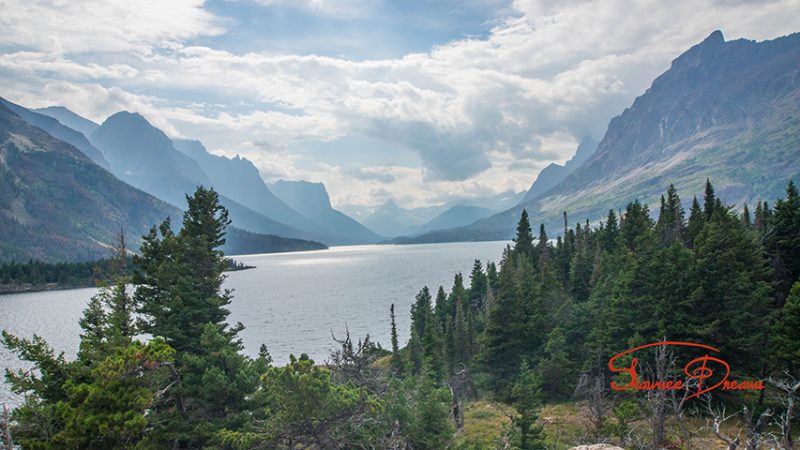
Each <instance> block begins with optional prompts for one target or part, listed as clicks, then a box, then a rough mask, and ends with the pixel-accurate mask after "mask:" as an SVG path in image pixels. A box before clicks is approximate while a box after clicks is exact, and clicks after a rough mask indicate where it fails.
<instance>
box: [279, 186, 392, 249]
mask: <svg viewBox="0 0 800 450" xmlns="http://www.w3.org/2000/svg"><path fill="white" fill-rule="evenodd" d="M270 189H272V192H274V193H275V195H277V196H278V198H280V199H281V200H282V201H283V202H284V203H286V204H287V205H289V206H290V207H291V208H293V209H294V210H295V211H297V212H299V213H300V214H302V215H303V216H304V217H306V218H307V219H308V220H310V221H312V222H314V223H315V224H318V225H319V226H320V227H322V228H323V229H324V230H325V232H326V233H327V234H331V235H334V236H337V237H338V239H337V242H338V243H343V244H363V243H374V242H378V241H381V240H384V239H385V237H383V236H379V235H377V234H375V233H374V232H372V231H371V230H370V229H369V228H367V227H365V226H364V225H362V224H360V223H359V222H357V221H356V220H355V219H353V218H351V217H350V216H347V215H345V214H344V213H342V212H341V211H338V210H336V209H334V208H333V206H331V200H330V197H328V191H327V190H326V189H325V185H324V184H322V183H310V182H308V181H286V180H279V181H277V182H276V183H274V184H272V185H270Z"/></svg>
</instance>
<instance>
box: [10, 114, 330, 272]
mask: <svg viewBox="0 0 800 450" xmlns="http://www.w3.org/2000/svg"><path fill="white" fill-rule="evenodd" d="M181 215H182V212H181V211H180V210H179V209H177V208H175V207H173V206H172V205H169V204H167V203H166V202H164V201H161V200H159V199H157V198H155V197H153V196H151V195H149V194H146V193H145V192H142V191H140V190H138V189H136V188H133V187H131V186H129V185H128V184H125V183H124V182H122V181H120V180H119V179H118V178H116V177H115V176H114V175H112V174H111V173H109V172H108V171H106V170H105V169H103V168H101V167H100V166H98V165H97V164H95V163H94V162H93V161H91V160H90V159H89V158H88V157H87V156H86V155H85V154H83V152H81V151H79V150H78V149H77V148H75V147H74V146H73V145H70V144H68V143H66V142H64V141H61V140H59V139H56V138H55V137H54V136H52V135H50V134H48V133H46V132H44V130H42V129H41V128H38V127H34V126H32V125H30V124H29V123H27V122H26V121H24V120H23V119H22V118H20V117H19V116H18V115H17V114H15V113H14V112H13V111H11V110H10V109H9V108H6V107H5V106H3V105H2V104H0V262H4V261H11V260H16V261H27V260H29V259H39V260H42V261H50V262H55V261H81V260H93V259H98V258H104V257H108V256H109V252H110V246H111V244H112V243H113V242H114V240H115V238H116V235H117V234H118V233H119V231H120V230H123V231H124V232H125V235H126V236H127V238H128V240H129V242H131V244H132V248H136V247H138V245H139V243H140V242H141V236H142V235H143V234H145V233H146V232H147V231H148V230H149V229H150V227H151V226H153V225H155V224H158V223H161V221H163V220H164V218H166V217H172V218H173V223H179V221H180V218H181ZM318 248H324V245H322V244H319V243H317V242H308V241H298V240H295V239H284V238H279V237H277V236H266V235H261V234H254V233H250V232H247V231H244V230H240V229H238V228H236V227H234V226H232V227H229V233H228V242H227V243H226V245H225V247H224V249H225V250H226V252H229V253H237V254H242V253H265V252H271V251H288V250H310V249H318Z"/></svg>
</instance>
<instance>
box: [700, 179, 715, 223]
mask: <svg viewBox="0 0 800 450" xmlns="http://www.w3.org/2000/svg"><path fill="white" fill-rule="evenodd" d="M716 209H717V197H716V195H715V194H714V186H712V185H711V180H710V179H708V178H706V189H705V193H704V194H703V215H704V217H705V219H706V221H709V220H711V217H713V215H714V212H715V211H716Z"/></svg>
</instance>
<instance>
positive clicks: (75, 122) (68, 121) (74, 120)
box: [33, 106, 100, 137]
mask: <svg viewBox="0 0 800 450" xmlns="http://www.w3.org/2000/svg"><path fill="white" fill-rule="evenodd" d="M33 111H34V112H37V113H39V114H44V115H45V116H50V117H52V118H54V119H56V120H58V121H59V122H61V124H62V125H65V126H68V127H70V128H72V129H73V130H75V131H78V132H80V133H82V134H83V135H84V136H86V137H89V136H91V135H92V133H94V130H96V129H98V128H100V125H99V124H97V123H94V122H92V121H91V120H89V119H87V118H85V117H81V116H79V115H77V114H75V113H74V112H72V111H70V110H69V109H67V108H65V107H63V106H48V107H47V108H39V109H34V110H33Z"/></svg>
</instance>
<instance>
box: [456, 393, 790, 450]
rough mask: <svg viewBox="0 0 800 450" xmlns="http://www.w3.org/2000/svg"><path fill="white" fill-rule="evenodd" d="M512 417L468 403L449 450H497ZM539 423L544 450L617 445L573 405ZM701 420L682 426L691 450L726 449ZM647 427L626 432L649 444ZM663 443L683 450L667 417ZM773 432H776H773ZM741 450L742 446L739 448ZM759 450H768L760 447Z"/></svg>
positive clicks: (735, 428) (558, 407)
mask: <svg viewBox="0 0 800 450" xmlns="http://www.w3.org/2000/svg"><path fill="white" fill-rule="evenodd" d="M513 413H514V410H513V408H511V407H510V406H508V405H505V404H502V403H497V402H492V401H488V400H477V401H473V402H469V403H467V404H466V405H465V407H464V429H463V430H462V431H461V432H459V433H458V434H457V435H456V437H455V440H454V445H453V447H452V448H461V446H465V447H469V448H481V449H484V448H485V449H494V448H500V447H501V444H502V439H503V436H504V434H505V432H506V431H507V430H508V429H509V428H510V426H511V419H510V418H509V417H508V415H511V414H513ZM615 422H616V421H615V419H614V418H613V417H610V418H609V423H610V424H612V425H613V424H615ZM539 423H540V424H541V425H542V426H543V428H544V433H545V440H546V443H547V446H548V448H550V449H554V450H568V449H570V448H572V447H574V446H577V445H587V444H597V443H602V442H607V443H609V444H611V445H619V438H618V437H615V436H611V437H606V438H605V439H603V438H600V437H595V436H592V433H591V430H592V426H591V423H590V421H589V414H588V411H587V410H586V408H585V407H583V406H580V405H578V404H577V403H574V402H565V403H558V404H551V405H545V406H543V407H542V409H541V411H540V412H539ZM707 425H708V424H707V420H706V418H704V417H687V418H686V426H687V429H688V430H689V432H690V433H691V435H692V448H694V449H703V450H716V449H720V450H723V449H726V448H727V447H726V445H725V444H724V443H723V442H722V441H721V440H720V439H718V438H717V437H716V436H715V435H714V433H713V431H712V430H711V429H710V428H709V427H708V426H707ZM649 426H650V425H649V423H648V422H647V421H646V420H645V419H639V420H634V421H632V422H631V423H630V428H631V429H632V430H633V433H634V435H635V436H636V437H637V438H638V440H639V441H641V442H645V443H647V442H649V429H650V428H649ZM665 431H666V432H665V438H666V441H667V442H666V443H665V446H664V448H667V449H675V450H680V449H684V448H686V447H685V446H683V445H682V439H681V436H680V432H679V429H678V425H677V423H676V420H675V418H674V417H668V418H667V421H666V424H665ZM775 431H777V430H775ZM722 432H723V434H725V435H727V436H730V437H735V436H736V434H737V432H741V436H742V439H743V440H744V439H745V433H744V425H743V423H741V421H737V420H734V419H731V420H730V421H728V422H726V423H724V424H723V426H722ZM740 448H744V443H742V444H741V445H740ZM762 448H764V449H766V448H768V447H767V446H766V445H762Z"/></svg>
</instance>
